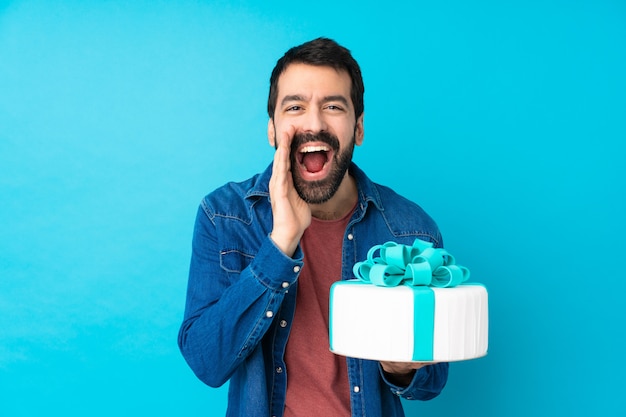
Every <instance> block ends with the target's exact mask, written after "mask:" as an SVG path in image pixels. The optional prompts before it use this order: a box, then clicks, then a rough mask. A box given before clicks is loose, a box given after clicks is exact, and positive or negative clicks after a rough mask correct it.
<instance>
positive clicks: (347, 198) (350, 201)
mask: <svg viewBox="0 0 626 417" xmlns="http://www.w3.org/2000/svg"><path fill="white" fill-rule="evenodd" d="M357 200H358V191H357V186H356V181H355V179H354V178H352V177H351V176H350V175H348V173H347V172H346V176H345V177H344V179H343V181H342V182H341V185H340V186H339V189H338V190H337V192H336V193H335V195H334V196H332V197H331V199H330V200H328V201H326V202H325V203H322V204H309V207H310V208H311V215H312V216H313V217H315V218H317V219H320V220H337V219H341V218H342V217H344V216H345V215H346V214H348V212H349V211H350V210H352V208H353V207H354V205H355V204H356V202H357Z"/></svg>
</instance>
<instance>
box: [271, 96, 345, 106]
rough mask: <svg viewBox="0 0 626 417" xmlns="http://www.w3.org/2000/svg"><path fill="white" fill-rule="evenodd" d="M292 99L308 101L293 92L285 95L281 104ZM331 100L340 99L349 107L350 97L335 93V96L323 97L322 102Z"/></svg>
mask: <svg viewBox="0 0 626 417" xmlns="http://www.w3.org/2000/svg"><path fill="white" fill-rule="evenodd" d="M291 101H307V100H306V99H305V98H304V97H303V96H301V95H298V94H292V95H287V96H285V97H283V99H282V100H281V101H280V104H281V105H284V104H285V103H289V102H291ZM329 101H339V102H341V103H343V105H345V106H346V107H349V103H348V99H347V98H345V97H344V96H342V95H339V94H338V95H334V96H326V97H324V98H323V99H322V103H328V102H329Z"/></svg>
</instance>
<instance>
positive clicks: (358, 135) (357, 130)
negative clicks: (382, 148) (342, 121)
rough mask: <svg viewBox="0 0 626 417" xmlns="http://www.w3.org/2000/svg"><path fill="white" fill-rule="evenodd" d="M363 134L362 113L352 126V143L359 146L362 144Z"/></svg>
mask: <svg viewBox="0 0 626 417" xmlns="http://www.w3.org/2000/svg"><path fill="white" fill-rule="evenodd" d="M364 136H365V132H364V130H363V113H361V115H360V116H359V118H358V119H357V120H356V126H355V127H354V143H355V144H356V145H357V146H361V144H363V137H364Z"/></svg>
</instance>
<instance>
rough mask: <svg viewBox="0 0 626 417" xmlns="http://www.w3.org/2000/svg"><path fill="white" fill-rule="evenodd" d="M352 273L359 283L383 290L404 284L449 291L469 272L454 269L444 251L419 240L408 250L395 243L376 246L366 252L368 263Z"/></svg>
mask: <svg viewBox="0 0 626 417" xmlns="http://www.w3.org/2000/svg"><path fill="white" fill-rule="evenodd" d="M376 254H378V256H376ZM352 271H353V272H354V276H355V277H357V278H358V279H360V280H361V281H363V282H367V283H372V284H374V285H377V286H382V287H395V286H398V285H400V284H406V285H410V286H432V287H439V288H449V287H456V286H457V285H459V284H462V283H463V282H465V281H467V280H468V279H469V276H470V271H469V269H467V268H466V267H464V266H461V265H457V264H456V261H455V258H454V256H452V255H451V254H450V253H448V252H447V251H446V250H445V249H440V248H434V247H433V244H432V243H430V242H426V241H424V240H420V239H415V241H414V242H413V244H412V245H411V246H408V245H402V244H399V243H395V242H386V243H384V244H382V245H375V246H373V247H372V248H370V250H369V251H368V253H367V260H366V261H363V262H357V263H356V264H355V265H354V267H353V268H352Z"/></svg>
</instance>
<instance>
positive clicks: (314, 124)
mask: <svg viewBox="0 0 626 417" xmlns="http://www.w3.org/2000/svg"><path fill="white" fill-rule="evenodd" d="M350 88H351V80H350V76H349V75H348V73H347V72H345V71H339V72H338V71H337V70H335V69H334V68H331V67H319V66H312V65H306V64H291V65H289V66H288V67H287V69H286V70H285V72H283V73H282V74H281V76H280V77H279V79H278V96H277V100H276V111H275V113H274V118H273V119H270V122H269V124H268V137H269V141H270V144H271V145H273V146H278V143H277V139H276V138H281V137H283V135H284V132H286V131H288V130H289V129H290V127H291V126H293V127H294V128H295V132H296V133H295V135H294V137H293V141H292V144H291V155H290V157H291V173H292V176H293V180H294V186H295V188H296V191H297V192H298V194H299V195H300V197H301V198H302V199H303V200H304V201H306V202H307V203H310V204H321V203H324V202H326V201H328V200H329V199H330V198H331V197H332V196H333V195H334V194H335V192H336V191H337V190H338V188H339V186H340V185H341V183H342V181H343V179H344V178H345V176H346V173H347V170H348V167H349V165H350V161H351V160H352V152H353V150H354V146H355V145H361V143H362V142H363V116H362V115H361V116H360V117H359V119H358V120H355V115H354V107H353V104H352V99H351V98H350ZM278 140H280V139H278Z"/></svg>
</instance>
